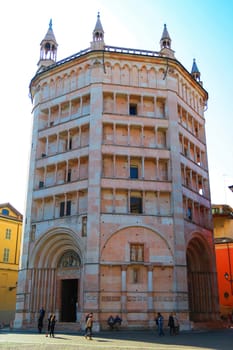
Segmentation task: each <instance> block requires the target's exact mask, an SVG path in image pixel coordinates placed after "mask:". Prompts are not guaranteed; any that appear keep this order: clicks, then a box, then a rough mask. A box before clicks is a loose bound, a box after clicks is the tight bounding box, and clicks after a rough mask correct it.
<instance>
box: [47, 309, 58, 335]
mask: <svg viewBox="0 0 233 350" xmlns="http://www.w3.org/2000/svg"><path fill="white" fill-rule="evenodd" d="M56 321H57V320H56V316H55V315H54V314H51V315H50V317H49V318H48V334H49V335H50V337H53V338H54V329H55V324H56Z"/></svg>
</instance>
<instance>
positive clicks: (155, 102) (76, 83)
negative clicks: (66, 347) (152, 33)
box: [14, 14, 218, 330]
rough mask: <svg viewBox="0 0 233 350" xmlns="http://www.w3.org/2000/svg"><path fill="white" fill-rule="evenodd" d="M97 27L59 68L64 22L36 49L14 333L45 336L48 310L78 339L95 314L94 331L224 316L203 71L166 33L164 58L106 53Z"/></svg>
mask: <svg viewBox="0 0 233 350" xmlns="http://www.w3.org/2000/svg"><path fill="white" fill-rule="evenodd" d="M93 27H94V30H93V33H92V41H91V44H90V46H89V47H88V48H87V49H85V50H82V51H80V52H78V53H75V54H74V55H72V56H70V57H67V58H65V59H62V60H59V61H57V49H58V43H57V41H56V38H55V35H54V32H53V28H52V21H50V23H49V28H48V31H47V33H46V35H45V37H44V39H43V40H42V41H41V44H40V50H39V45H38V52H39V55H38V56H39V59H38V69H37V71H36V73H35V76H34V77H33V78H32V80H31V82H30V96H31V101H32V116H33V128H32V143H31V156H30V169H29V181H28V189H27V205H26V212H25V222H24V234H23V246H22V254H21V266H20V272H19V279H18V284H17V303H16V317H15V321H14V327H16V328H20V327H22V328H23V327H35V325H36V322H37V318H38V311H39V309H40V308H41V307H44V309H45V311H46V313H48V314H49V313H55V315H56V317H57V320H58V323H57V325H58V326H59V325H63V326H64V327H67V328H68V329H69V327H70V328H71V327H76V329H77V328H84V325H85V315H86V314H87V313H88V312H93V314H94V329H95V330H100V329H104V328H106V327H107V323H106V320H107V318H108V317H109V315H110V314H112V315H116V314H118V315H119V316H120V317H121V318H122V320H123V322H122V327H123V328H135V327H136V328H151V327H154V326H155V322H154V318H155V315H156V314H157V312H161V313H162V314H163V316H164V318H165V320H166V319H167V318H168V316H169V314H170V313H171V312H175V313H176V315H177V316H178V318H179V320H180V326H181V328H182V329H190V328H191V327H192V326H193V324H195V323H197V322H198V323H199V322H207V321H208V322H209V321H213V320H216V319H217V316H218V291H217V282H216V281H217V280H216V264H215V255H214V243H213V227H212V216H211V204H210V188H209V174H208V163H207V148H206V135H205V117H204V113H205V110H206V108H207V101H208V93H207V91H206V90H205V88H204V87H203V83H202V81H201V75H200V71H199V69H198V67H197V63H196V62H195V60H193V62H191V65H190V66H191V70H190V71H189V70H187V69H186V68H185V67H184V66H183V65H182V63H181V62H179V60H178V59H177V58H176V56H175V51H174V50H173V49H172V41H171V37H170V35H169V33H168V29H167V27H166V25H164V28H161V33H162V35H161V33H160V35H161V36H159V37H160V38H161V39H160V38H158V50H157V51H150V50H142V49H134V48H123V47H114V46H109V45H107V44H106V43H105V40H104V30H103V26H102V23H101V20H100V15H99V14H98V16H97V22H96V25H95V26H94V25H93ZM90 33H91V31H90ZM90 39H91V35H90ZM159 40H160V41H159Z"/></svg>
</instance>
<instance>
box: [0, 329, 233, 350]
mask: <svg viewBox="0 0 233 350" xmlns="http://www.w3.org/2000/svg"><path fill="white" fill-rule="evenodd" d="M0 349H7V350H10V349H13V350H19V349H20V350H23V349H25V350H29V349H30V350H55V349H56V350H67V349H68V350H155V349H156V350H233V329H223V330H216V331H200V332H198V331H193V332H181V333H180V334H179V335H177V336H170V335H168V334H166V335H165V336H164V337H159V336H158V335H157V333H156V332H155V331H140V330H137V331H132V330H131V331H118V332H117V331H115V332H110V331H106V332H99V333H96V334H94V335H93V340H87V339H85V337H84V336H83V335H82V334H81V333H79V334H67V333H66V334H64V333H58V334H55V337H54V338H50V337H48V338H47V337H45V334H37V333H35V332H24V331H7V330H0Z"/></svg>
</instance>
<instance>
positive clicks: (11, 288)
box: [8, 282, 17, 292]
mask: <svg viewBox="0 0 233 350" xmlns="http://www.w3.org/2000/svg"><path fill="white" fill-rule="evenodd" d="M16 288H17V282H16V284H15V286H12V287H8V290H9V292H11V291H12V290H13V289H16Z"/></svg>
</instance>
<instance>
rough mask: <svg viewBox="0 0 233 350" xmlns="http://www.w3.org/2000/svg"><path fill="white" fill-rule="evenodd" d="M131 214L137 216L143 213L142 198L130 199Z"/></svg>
mask: <svg viewBox="0 0 233 350" xmlns="http://www.w3.org/2000/svg"><path fill="white" fill-rule="evenodd" d="M130 213H135V214H141V213H142V198H140V197H130Z"/></svg>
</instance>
